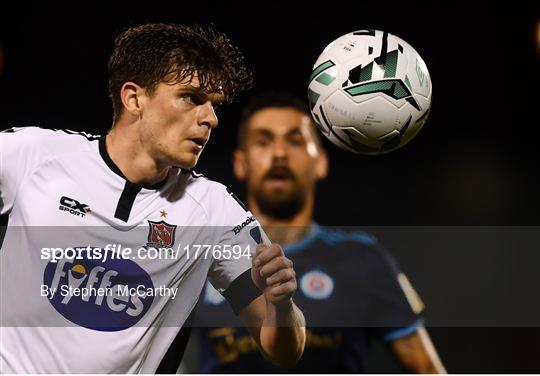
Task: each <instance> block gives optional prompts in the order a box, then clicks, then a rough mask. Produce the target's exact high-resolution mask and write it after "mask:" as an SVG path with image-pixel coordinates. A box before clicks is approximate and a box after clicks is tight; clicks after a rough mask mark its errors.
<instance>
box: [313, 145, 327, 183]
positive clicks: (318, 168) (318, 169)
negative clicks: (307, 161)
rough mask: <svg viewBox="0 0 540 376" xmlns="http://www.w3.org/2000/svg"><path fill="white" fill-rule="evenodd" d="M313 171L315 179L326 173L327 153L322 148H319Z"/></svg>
mask: <svg viewBox="0 0 540 376" xmlns="http://www.w3.org/2000/svg"><path fill="white" fill-rule="evenodd" d="M315 173H316V174H317V180H323V179H324V178H326V175H328V154H326V150H324V149H322V148H321V149H319V155H318V156H317V161H316V162H315Z"/></svg>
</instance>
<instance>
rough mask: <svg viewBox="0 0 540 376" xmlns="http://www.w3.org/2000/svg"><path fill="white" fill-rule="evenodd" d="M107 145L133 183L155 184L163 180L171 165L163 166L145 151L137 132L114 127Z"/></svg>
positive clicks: (112, 158)
mask: <svg viewBox="0 0 540 376" xmlns="http://www.w3.org/2000/svg"><path fill="white" fill-rule="evenodd" d="M105 145H106V148H107V153H108V154H109V157H110V158H111V160H112V161H113V162H114V164H115V165H116V166H118V168H119V169H120V171H122V173H123V174H124V176H125V177H126V178H127V179H128V180H129V181H130V182H132V183H136V184H140V185H153V184H157V183H159V182H161V181H163V180H164V179H165V178H166V177H167V174H168V172H169V169H170V167H161V166H158V164H157V163H156V162H155V161H154V160H153V159H152V158H151V157H150V156H149V155H148V154H147V153H146V152H145V151H144V148H143V146H142V143H141V140H140V139H139V138H138V135H137V134H136V133H135V132H128V131H126V129H125V128H123V127H119V126H116V127H114V128H113V129H112V130H111V131H110V132H109V134H108V135H107V138H106V139H105Z"/></svg>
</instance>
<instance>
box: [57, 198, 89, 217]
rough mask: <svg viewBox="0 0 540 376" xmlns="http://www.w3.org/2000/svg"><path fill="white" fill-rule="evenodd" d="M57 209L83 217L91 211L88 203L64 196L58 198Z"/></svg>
mask: <svg viewBox="0 0 540 376" xmlns="http://www.w3.org/2000/svg"><path fill="white" fill-rule="evenodd" d="M58 209H59V210H60V211H64V212H67V213H69V214H73V215H76V216H77V217H84V216H85V215H86V214H87V213H90V212H91V211H92V210H91V209H90V208H89V207H88V205H86V204H81V203H80V202H79V201H77V200H75V199H73V198H69V197H66V196H62V197H61V198H60V207H59V208H58Z"/></svg>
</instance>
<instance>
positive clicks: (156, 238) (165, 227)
mask: <svg viewBox="0 0 540 376" xmlns="http://www.w3.org/2000/svg"><path fill="white" fill-rule="evenodd" d="M148 224H149V225H150V232H149V233H148V244H147V246H149V247H156V248H158V247H161V248H164V247H172V246H173V244H174V234H175V232H176V227H177V226H176V225H170V224H168V223H167V222H165V221H161V222H152V221H148Z"/></svg>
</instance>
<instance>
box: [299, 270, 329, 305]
mask: <svg viewBox="0 0 540 376" xmlns="http://www.w3.org/2000/svg"><path fill="white" fill-rule="evenodd" d="M300 289H301V290H302V292H303V293H304V295H305V296H307V297H308V298H311V299H328V298H329V297H330V295H332V292H333V291H334V280H333V279H332V278H331V277H330V276H329V275H328V274H326V273H324V272H323V271H321V270H312V271H310V272H307V273H306V274H304V275H303V276H302V278H300Z"/></svg>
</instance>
